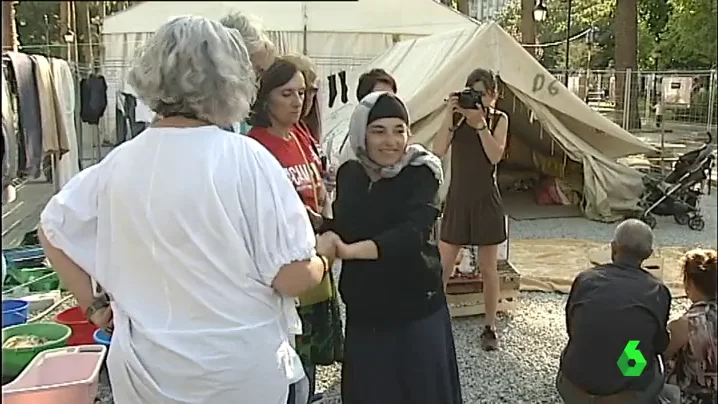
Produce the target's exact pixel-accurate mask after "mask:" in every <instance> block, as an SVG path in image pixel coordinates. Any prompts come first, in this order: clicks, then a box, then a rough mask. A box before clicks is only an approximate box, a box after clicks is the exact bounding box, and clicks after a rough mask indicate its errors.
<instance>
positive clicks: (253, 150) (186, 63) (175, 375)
mask: <svg viewBox="0 0 718 404" xmlns="http://www.w3.org/2000/svg"><path fill="white" fill-rule="evenodd" d="M129 82H130V84H131V85H132V87H133V88H134V89H135V90H136V91H137V94H138V96H139V98H140V99H141V100H142V101H143V102H145V103H146V104H147V105H148V106H149V107H150V108H152V110H153V111H155V112H156V113H158V114H159V115H160V116H161V117H162V118H161V119H159V120H158V121H157V122H156V123H154V124H153V125H152V127H151V128H149V129H147V130H146V131H144V132H143V133H141V134H140V135H139V136H138V137H136V138H134V139H132V140H130V141H128V142H126V143H124V144H122V145H121V146H119V147H117V148H116V149H115V150H113V151H112V152H111V153H110V154H109V155H108V156H107V157H106V158H105V159H103V160H102V161H101V162H100V163H99V164H97V165H95V166H92V167H90V168H88V169H86V170H84V171H82V172H80V173H79V174H78V175H76V176H75V177H73V178H72V180H70V182H69V183H68V184H67V185H65V187H64V188H63V189H62V190H61V191H60V192H59V193H58V194H57V195H55V196H54V197H53V198H52V199H51V200H50V202H49V203H48V205H47V206H46V207H45V210H44V211H43V212H42V215H41V231H40V232H39V234H40V239H41V242H42V244H43V247H44V248H45V252H46V254H47V257H48V259H49V260H50V262H51V263H52V265H53V267H54V268H55V270H56V271H57V273H58V274H59V276H60V278H61V279H62V281H63V282H64V283H65V285H66V286H67V287H68V289H69V290H70V291H71V292H72V293H73V294H74V296H75V298H76V299H77V302H78V304H79V306H80V307H81V308H82V309H84V310H85V311H86V313H87V315H88V318H89V319H90V321H92V322H93V323H95V324H96V325H98V326H100V327H102V328H104V329H112V330H113V335H112V343H111V346H110V350H109V354H108V359H107V366H108V370H109V375H110V382H111V383H112V390H113V396H114V402H115V403H117V404H149V403H152V404H175V403H182V404H240V403H242V404H284V403H286V402H287V398H288V391H289V385H290V384H291V383H294V382H296V381H297V380H300V379H302V378H303V377H304V373H303V370H302V366H301V363H300V361H299V358H298V356H297V355H296V353H295V352H294V350H293V348H292V347H291V346H290V342H289V330H290V326H292V324H294V325H295V326H296V323H297V321H298V316H297V313H296V309H295V304H294V298H293V297H294V296H297V295H299V294H301V293H303V292H304V291H307V290H309V289H311V288H312V287H314V286H316V285H318V284H319V282H320V281H321V279H322V278H323V276H324V275H325V272H326V270H327V266H328V265H327V261H328V259H332V258H334V256H335V246H334V245H333V244H332V242H331V241H330V240H329V239H327V238H321V237H320V238H319V239H315V236H314V232H313V231H312V227H311V225H310V223H309V219H308V218H307V214H306V210H305V208H304V205H303V204H302V202H301V201H300V200H299V196H298V195H297V193H296V191H295V190H294V187H293V186H292V184H291V183H290V181H289V179H288V178H287V175H286V173H285V172H284V170H283V169H282V168H281V167H280V165H279V163H278V162H277V161H276V159H275V158H274V157H273V156H272V155H271V154H270V153H269V152H268V151H267V150H266V149H265V148H264V147H263V146H262V145H260V144H259V143H257V142H256V141H254V140H253V139H250V138H248V137H245V136H239V135H236V134H232V133H229V132H226V131H223V130H221V129H219V128H218V126H217V125H220V126H221V125H229V124H231V123H232V122H237V121H239V120H242V119H244V118H245V117H246V115H247V113H248V111H249V105H250V102H251V101H252V100H253V99H254V96H255V91H256V89H255V85H254V84H255V77H254V72H253V69H252V66H251V63H250V60H249V55H248V53H247V50H246V47H245V45H244V42H243V39H242V37H241V35H240V34H239V32H238V31H236V30H233V29H228V28H225V27H223V26H222V25H221V24H220V23H218V22H215V21H212V20H208V19H205V18H202V17H194V16H192V17H179V18H175V19H173V20H171V21H169V22H168V23H166V24H165V25H163V26H162V27H160V28H159V30H158V31H157V32H156V33H155V35H154V36H153V37H152V38H151V39H150V40H149V42H148V44H147V45H146V47H145V48H144V49H143V51H142V52H141V54H140V55H139V56H138V58H137V60H136V61H135V64H134V66H133V67H132V70H131V72H130V75H129ZM318 254H320V255H318ZM92 280H94V281H96V282H97V283H98V284H99V285H100V286H101V287H102V288H103V289H104V291H105V292H106V293H107V296H108V298H102V297H99V298H96V297H95V296H94V294H93V290H92V286H91V285H92ZM107 300H109V302H110V303H109V306H108V305H107V304H106V302H107Z"/></svg>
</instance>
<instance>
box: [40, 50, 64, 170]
mask: <svg viewBox="0 0 718 404" xmlns="http://www.w3.org/2000/svg"><path fill="white" fill-rule="evenodd" d="M32 59H33V60H34V61H35V82H36V83H37V93H38V97H39V99H40V120H41V122H42V149H43V152H44V154H45V155H52V154H55V155H56V156H57V157H58V160H59V157H60V156H62V155H63V154H65V153H67V151H68V150H69V147H70V146H69V141H68V139H67V132H66V131H65V124H64V118H63V114H64V111H62V110H61V109H60V106H59V104H60V103H59V99H58V96H57V92H56V91H55V84H54V80H53V77H52V66H51V65H50V61H49V60H48V59H47V58H46V57H45V56H42V55H32Z"/></svg>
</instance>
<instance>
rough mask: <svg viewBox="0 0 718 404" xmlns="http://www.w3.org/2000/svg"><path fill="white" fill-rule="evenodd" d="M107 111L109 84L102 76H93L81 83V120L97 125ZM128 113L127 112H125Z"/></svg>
mask: <svg viewBox="0 0 718 404" xmlns="http://www.w3.org/2000/svg"><path fill="white" fill-rule="evenodd" d="M106 109H107V82H106V81H105V78H104V77H103V76H101V75H94V74H93V75H91V76H90V77H88V78H86V79H82V81H81V82H80V118H82V121H83V122H85V123H89V124H91V125H97V124H99V123H100V118H102V115H104V113H105V110H106ZM125 112H126V111H125Z"/></svg>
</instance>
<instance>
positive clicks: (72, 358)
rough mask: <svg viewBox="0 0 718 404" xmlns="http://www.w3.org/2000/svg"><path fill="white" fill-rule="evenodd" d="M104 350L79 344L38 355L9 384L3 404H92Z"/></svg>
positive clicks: (3, 396) (105, 349) (5, 387)
mask: <svg viewBox="0 0 718 404" xmlns="http://www.w3.org/2000/svg"><path fill="white" fill-rule="evenodd" d="M106 352H107V348H106V347H104V346H100V345H83V346H77V347H66V348H58V349H52V350H48V351H45V352H42V353H40V354H39V355H37V356H36V357H35V359H33V361H32V362H31V363H30V365H29V366H28V367H27V368H26V369H25V370H24V371H23V372H22V374H20V376H19V377H18V378H17V379H16V380H14V381H13V382H11V383H9V384H7V385H5V386H3V391H2V401H3V404H55V403H57V404H70V403H71V404H93V403H94V402H95V397H96V396H97V390H98V384H99V374H100V369H101V368H102V362H103V360H104V358H105V353H106Z"/></svg>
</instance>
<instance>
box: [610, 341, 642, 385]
mask: <svg viewBox="0 0 718 404" xmlns="http://www.w3.org/2000/svg"><path fill="white" fill-rule="evenodd" d="M640 343H641V342H640V341H637V340H631V341H628V343H627V344H626V347H625V348H623V352H622V353H621V356H620V357H619V358H618V361H617V362H616V364H617V365H618V369H620V370H621V374H623V375H624V376H626V377H638V376H640V375H642V374H643V371H644V370H645V369H646V364H647V362H646V358H645V357H644V356H643V354H642V353H641V351H639V350H638V344H640ZM630 361H633V363H630Z"/></svg>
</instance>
